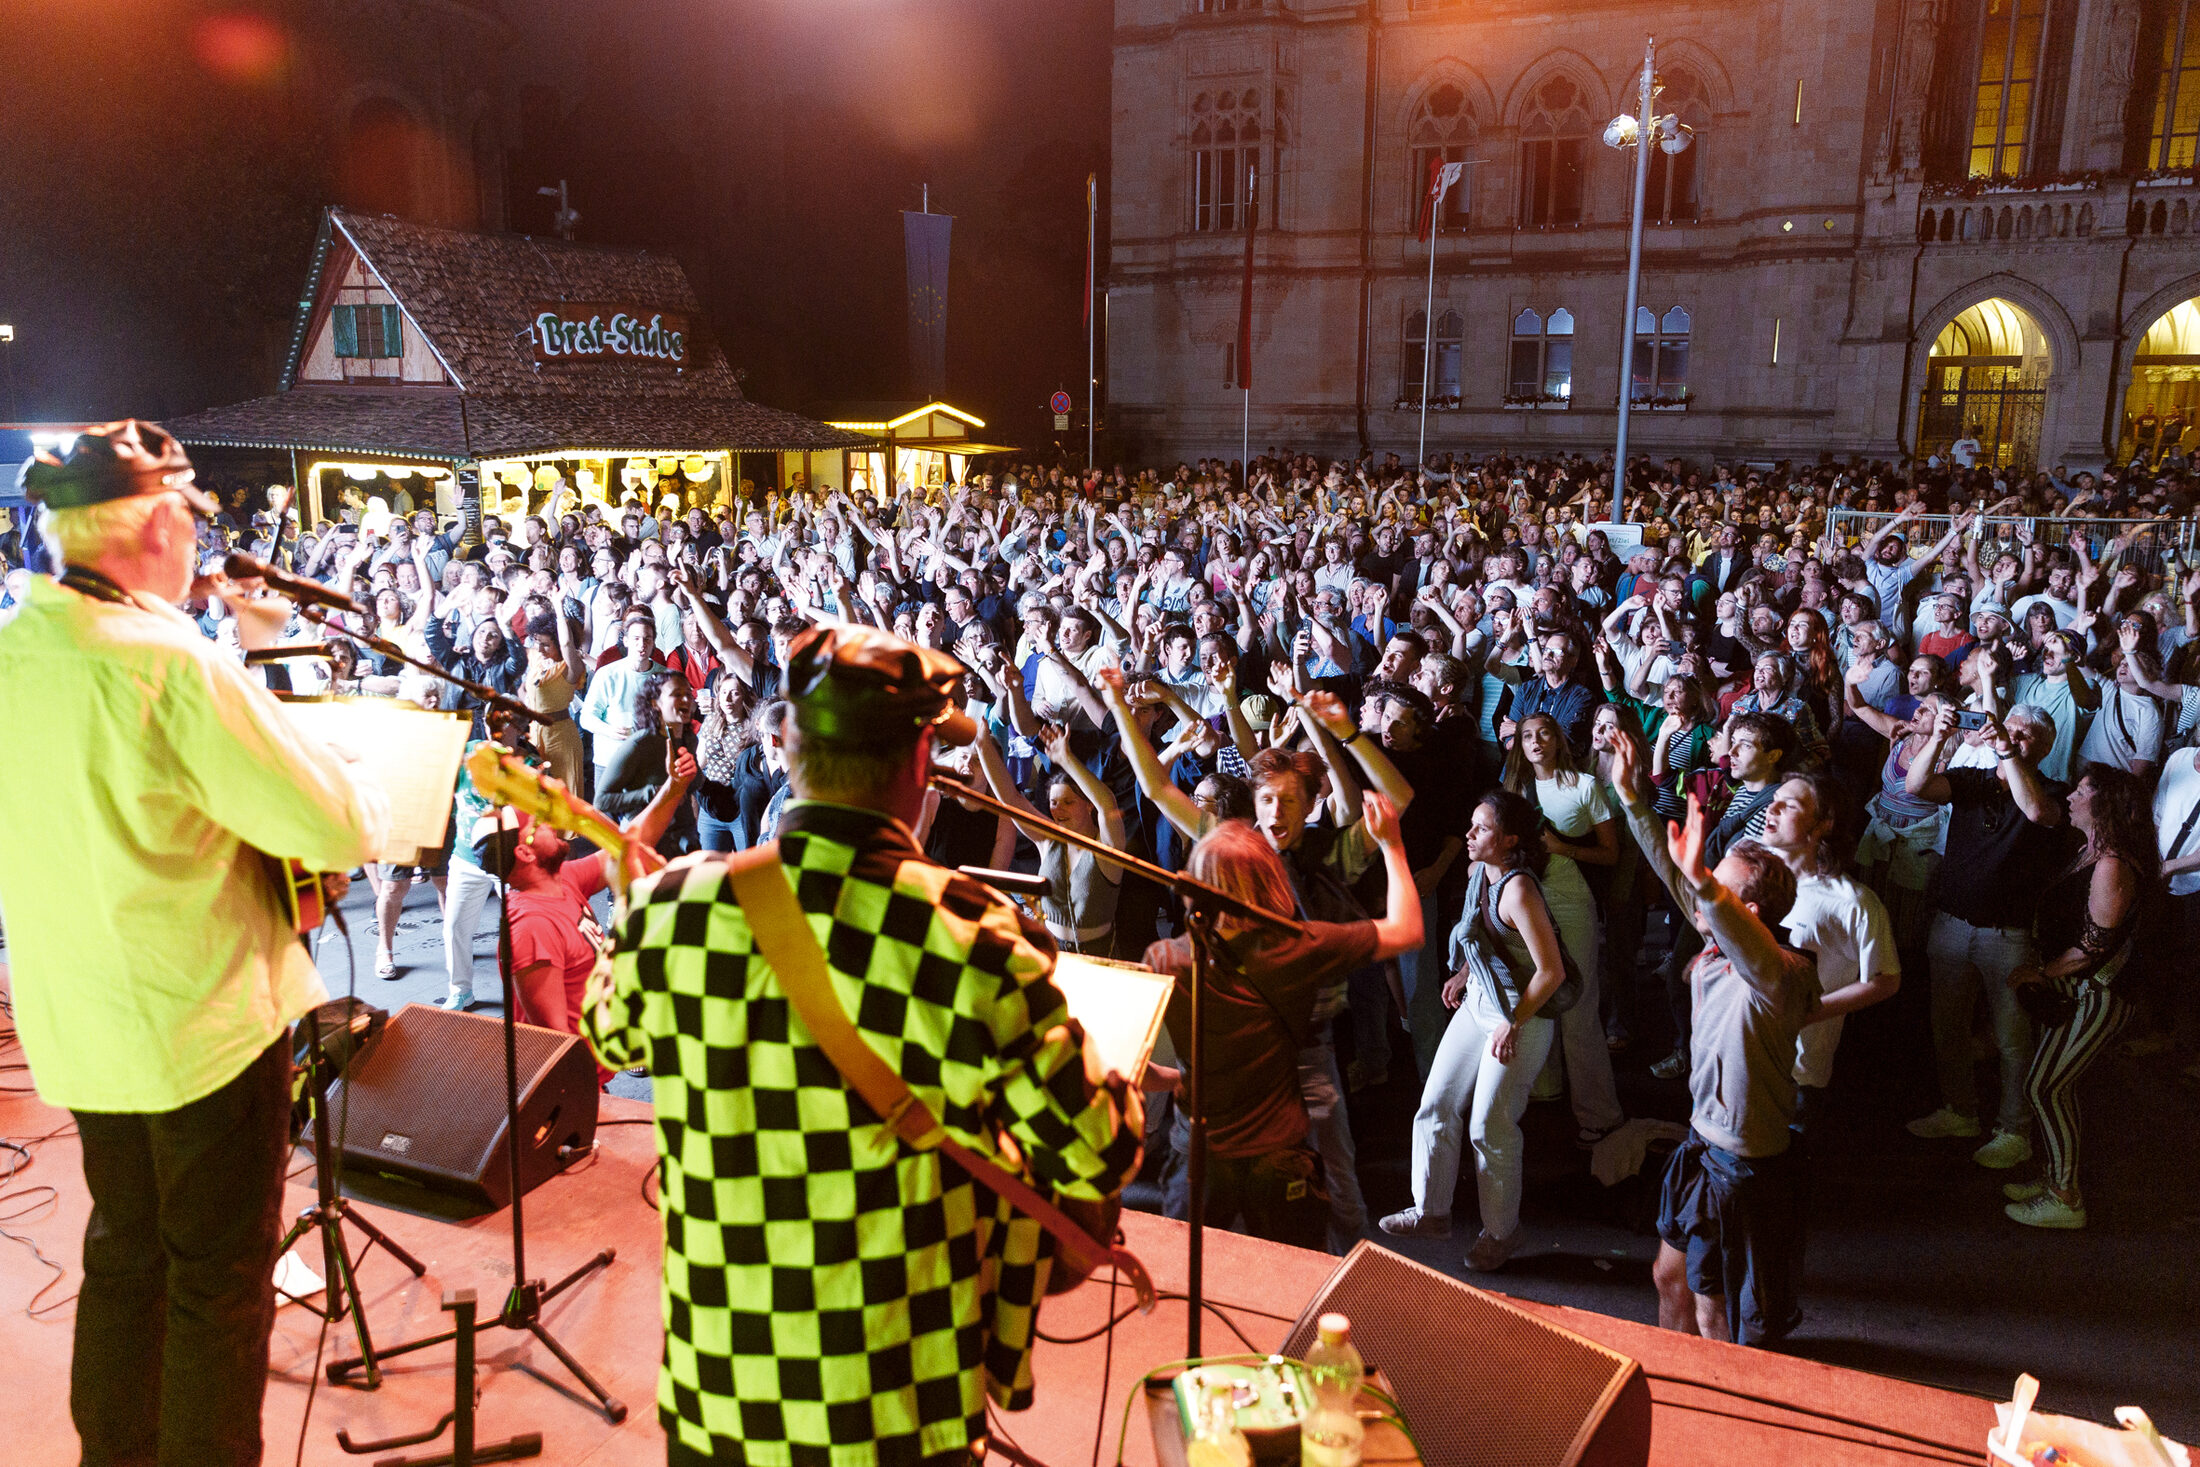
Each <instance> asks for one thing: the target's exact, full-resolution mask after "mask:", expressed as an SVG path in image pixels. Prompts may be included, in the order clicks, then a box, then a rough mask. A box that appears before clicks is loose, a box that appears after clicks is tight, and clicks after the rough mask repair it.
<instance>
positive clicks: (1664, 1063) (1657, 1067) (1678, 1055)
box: [1650, 1049, 1977, 1135]
mask: <svg viewBox="0 0 2200 1467" xmlns="http://www.w3.org/2000/svg"><path fill="white" fill-rule="evenodd" d="M1687 1073H1688V1051H1687V1050H1685V1049H1676V1050H1674V1051H1673V1052H1672V1053H1671V1054H1669V1055H1667V1056H1666V1057H1665V1058H1664V1059H1661V1060H1659V1061H1658V1062H1657V1063H1656V1064H1654V1065H1652V1066H1651V1067H1650V1074H1651V1076H1652V1077H1653V1078H1655V1079H1659V1080H1678V1079H1679V1078H1680V1077H1681V1076H1683V1075H1685V1074H1687ZM1972 1134H1973V1135H1976V1134H1977V1132H1975V1131H1974V1132H1973V1133H1972Z"/></svg>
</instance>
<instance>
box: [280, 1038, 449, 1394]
mask: <svg viewBox="0 0 2200 1467" xmlns="http://www.w3.org/2000/svg"><path fill="white" fill-rule="evenodd" d="M339 1007H340V1008H343V1009H344V1011H345V1013H344V1029H343V1030H342V1031H340V1032H342V1033H348V1034H349V1035H350V1036H351V1040H352V1042H351V1043H349V1044H339V1043H337V1042H336V1039H335V1037H334V1036H331V1038H330V1040H329V1041H328V1042H326V1043H324V1042H323V1039H322V1034H321V1010H322V1009H323V1008H339ZM387 1017H388V1016H387V1015H386V1014H384V1013H383V1012H382V1011H381V1010H380V1009H375V1008H369V1007H368V1006H367V1005H365V1004H363V1003H360V1002H359V1001H358V1000H356V999H342V1000H337V1001H336V1002H334V1003H329V1004H323V1005H321V1006H320V1007H319V1008H313V1009H309V1010H307V1011H306V1016H305V1030H306V1060H305V1063H304V1065H303V1066H301V1069H302V1071H303V1074H302V1076H301V1078H302V1080H303V1081H304V1083H305V1088H306V1104H307V1105H308V1107H310V1108H311V1110H312V1112H313V1186H314V1194H315V1195H314V1203H313V1206H311V1207H309V1208H307V1209H306V1210H305V1211H303V1212H301V1213H299V1214H298V1220H297V1221H296V1222H294V1223H292V1224H291V1225H290V1231H289V1232H287V1233H285V1234H283V1241H282V1242H281V1243H279V1244H277V1245H276V1247H275V1256H276V1257H277V1258H281V1257H282V1256H283V1255H284V1254H286V1253H288V1252H289V1251H290V1250H291V1248H292V1246H293V1245H294V1244H296V1243H297V1241H298V1240H299V1239H300V1238H302V1237H304V1236H305V1235H306V1232H307V1231H308V1230H309V1229H314V1228H318V1229H319V1230H320V1233H321V1277H322V1280H323V1283H322V1288H323V1291H324V1292H325V1294H326V1296H327V1304H326V1306H325V1307H324V1306H322V1305H316V1304H313V1303H311V1302H310V1301H308V1300H307V1299H305V1298H304V1297H302V1296H300V1295H297V1294H291V1293H288V1292H286V1291H284V1290H282V1289H277V1290H276V1292H277V1293H279V1294H282V1295H283V1296H284V1297H285V1298H287V1299H289V1300H290V1301H291V1302H292V1303H295V1304H298V1305H300V1306H302V1307H304V1308H306V1309H310V1310H312V1311H313V1312H314V1313H315V1314H318V1315H320V1316H321V1317H322V1318H323V1319H326V1320H327V1321H328V1322H329V1323H331V1324H335V1323H338V1322H339V1321H341V1320H342V1319H343V1317H344V1316H345V1315H346V1314H349V1315H350V1316H351V1327H352V1331H353V1333H354V1334H356V1335H357V1336H358V1337H359V1363H360V1364H361V1365H363V1366H365V1367H366V1375H367V1389H369V1390H373V1389H374V1388H375V1387H377V1386H379V1385H381V1384H382V1370H381V1366H380V1365H379V1364H378V1363H377V1362H376V1359H375V1353H374V1337H373V1335H372V1333H371V1332H370V1331H369V1330H368V1328H367V1307H366V1302H365V1301H364V1300H363V1299H361V1298H360V1296H359V1280H358V1278H357V1277H356V1276H355V1274H354V1273H353V1269H354V1268H355V1267H356V1266H357V1260H355V1259H353V1257H352V1256H351V1250H350V1248H349V1247H348V1246H347V1245H346V1244H345V1242H344V1224H345V1223H347V1222H348V1223H350V1224H351V1225H352V1226H353V1227H355V1228H357V1229H358V1230H359V1231H360V1232H362V1233H364V1234H366V1235H367V1246H366V1247H365V1248H362V1249H360V1250H359V1258H360V1259H364V1258H365V1257H366V1256H367V1253H368V1252H369V1250H371V1249H372V1248H373V1247H374V1246H375V1245H376V1244H377V1243H379V1244H381V1245H382V1247H383V1249H384V1250H385V1251H386V1252H388V1254H389V1255H390V1256H391V1257H392V1258H395V1259H396V1260H397V1261H398V1262H399V1263H402V1264H404V1265H405V1267H407V1268H409V1269H411V1270H412V1274H413V1277H414V1278H418V1277H420V1276H421V1275H422V1274H424V1273H426V1272H427V1271H428V1266H427V1265H426V1264H425V1263H422V1262H421V1261H420V1260H419V1259H417V1258H415V1257H413V1256H412V1255H411V1254H410V1253H407V1252H406V1251H405V1250H404V1249H403V1248H401V1247H399V1246H398V1245H397V1243H396V1241H395V1240H394V1239H392V1238H391V1237H390V1235H389V1234H387V1233H385V1232H383V1231H382V1230H381V1229H380V1228H378V1227H376V1226H375V1225H374V1224H373V1223H371V1222H369V1221H368V1220H367V1219H366V1218H364V1217H362V1216H360V1215H359V1213H358V1212H357V1211H356V1210H354V1209H353V1207H352V1205H351V1203H350V1202H349V1201H347V1200H346V1199H345V1198H344V1196H343V1194H342V1192H341V1191H340V1190H339V1188H338V1186H337V1181H336V1169H337V1167H338V1165H339V1164H340V1160H341V1159H340V1158H339V1157H338V1156H337V1155H336V1147H335V1145H334V1144H333V1143H332V1142H331V1140H330V1138H329V1127H328V1091H329V1086H331V1085H333V1084H335V1083H336V1081H337V1079H338V1077H339V1076H341V1075H342V1074H343V1072H344V1070H345V1068H346V1067H347V1066H348V1065H349V1064H350V1063H351V1061H353V1060H355V1059H357V1058H358V1057H359V1056H360V1055H362V1054H364V1053H365V1052H366V1050H367V1048H368V1047H369V1046H371V1045H372V1044H373V1043H374V1041H375V1040H376V1039H378V1038H380V1037H381V1033H382V1025H383V1022H384V1021H385V1020H386V1019H387ZM362 1023H364V1025H365V1030H366V1032H365V1035H364V1037H361V1035H360V1026H361V1024H362ZM332 1051H341V1052H340V1053H335V1052H332Z"/></svg>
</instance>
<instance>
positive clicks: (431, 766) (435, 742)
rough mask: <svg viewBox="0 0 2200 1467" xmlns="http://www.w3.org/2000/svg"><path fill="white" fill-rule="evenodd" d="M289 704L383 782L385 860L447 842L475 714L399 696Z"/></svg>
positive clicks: (312, 731) (304, 727) (294, 717)
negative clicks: (386, 817) (420, 705)
mask: <svg viewBox="0 0 2200 1467" xmlns="http://www.w3.org/2000/svg"><path fill="white" fill-rule="evenodd" d="M283 710H284V712H286V713H287V714H289V716H290V720H291V722H292V723H294V724H296V725H297V726H298V728H299V730H300V731H301V732H303V733H305V734H307V735H308V736H310V737H312V738H317V739H319V740H321V741H322V742H323V743H325V744H327V745H328V746H329V747H331V748H333V749H335V750H336V751H337V752H338V753H340V754H343V755H345V756H346V757H347V758H349V759H350V760H351V761H352V762H353V764H354V766H355V771H354V772H356V773H359V774H361V775H362V776H363V777H364V778H367V779H371V780H373V781H374V782H375V783H376V784H377V785H379V786H381V789H382V793H383V794H384V795H385V796H387V797H388V799H389V802H390V835H389V839H388V840H387V841H385V842H384V843H383V855H382V856H381V857H380V859H385V860H389V859H396V858H398V857H401V856H403V855H404V854H405V853H406V852H408V851H413V850H430V851H433V850H440V849H441V848H442V845H443V832H444V829H445V827H446V826H447V825H448V824H449V823H450V818H451V801H452V798H453V796H455V795H456V793H457V791H458V765H459V760H460V759H462V758H463V757H465V753H466V736H467V735H468V734H469V733H470V732H471V731H472V721H471V720H470V719H468V718H467V717H466V716H465V715H463V714H455V713H430V712H428V711H427V710H426V709H423V708H415V707H413V706H411V705H410V704H407V703H403V702H400V701H398V700H397V699H395V698H312V699H293V700H288V701H285V702H284V704H283Z"/></svg>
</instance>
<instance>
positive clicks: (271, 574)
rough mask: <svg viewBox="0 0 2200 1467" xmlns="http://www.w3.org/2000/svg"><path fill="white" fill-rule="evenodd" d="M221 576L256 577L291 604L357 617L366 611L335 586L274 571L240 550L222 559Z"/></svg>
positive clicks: (231, 577)
mask: <svg viewBox="0 0 2200 1467" xmlns="http://www.w3.org/2000/svg"><path fill="white" fill-rule="evenodd" d="M222 574H223V575H226V576H228V577H229V578H230V579H231V580H236V581H243V580H250V579H253V578H255V577H256V578H258V579H259V580H262V581H264V582H266V583H267V588H268V589H269V590H270V591H273V592H275V593H276V594H277V595H281V596H288V597H289V598H290V599H291V600H293V601H300V602H304V603H306V604H307V605H310V606H325V607H328V608H329V609H330V610H332V611H349V612H351V613H352V614H354V615H356V616H365V615H366V614H367V608H366V607H364V606H362V605H360V604H359V603H358V602H356V601H354V600H352V599H351V598H350V597H349V596H346V595H345V594H344V593H343V592H341V591H339V590H337V589H336V588H335V587H334V586H324V585H322V584H321V583H320V582H319V581H309V580H307V579H306V578H305V577H304V576H294V575H292V574H291V573H290V572H289V571H286V570H277V569H276V568H275V567H274V566H272V565H269V564H268V563H267V562H266V561H264V560H262V559H260V558H259V557H258V556H256V555H247V554H245V553H244V552H243V551H241V550H232V551H230V552H229V554H228V555H227V556H226V557H224V558H223V560H222Z"/></svg>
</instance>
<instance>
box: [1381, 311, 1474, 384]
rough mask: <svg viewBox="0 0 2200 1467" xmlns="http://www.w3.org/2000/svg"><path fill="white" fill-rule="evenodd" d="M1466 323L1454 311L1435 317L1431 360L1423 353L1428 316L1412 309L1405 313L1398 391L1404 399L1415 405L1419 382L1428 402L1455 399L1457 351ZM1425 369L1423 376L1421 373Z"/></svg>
mask: <svg viewBox="0 0 2200 1467" xmlns="http://www.w3.org/2000/svg"><path fill="white" fill-rule="evenodd" d="M1465 336H1466V323H1465V322H1464V321H1463V320H1462V319H1461V318H1460V315H1459V313H1458V312H1457V311H1445V312H1444V313H1443V314H1441V315H1439V316H1438V317H1437V318H1436V355H1435V358H1434V360H1433V361H1431V360H1429V359H1428V358H1426V357H1425V355H1424V352H1425V349H1426V348H1427V345H1428V317H1427V316H1426V315H1424V314H1423V313H1422V312H1420V311H1415V312H1414V313H1413V314H1412V315H1410V316H1408V317H1406V337H1405V350H1404V352H1403V353H1402V354H1401V361H1400V366H1399V380H1398V389H1399V390H1398V395H1399V396H1400V397H1402V398H1404V399H1405V400H1406V401H1407V402H1410V403H1412V404H1414V405H1415V406H1419V405H1420V402H1421V384H1422V382H1423V381H1424V380H1425V381H1426V382H1427V384H1428V400H1429V401H1430V402H1431V403H1457V402H1458V401H1459V391H1460V388H1459V367H1460V352H1461V350H1462V348H1463V346H1464V341H1465ZM1424 372H1425V373H1427V374H1428V375H1427V377H1426V378H1425V379H1424V377H1423V375H1422V374H1423V373H1424Z"/></svg>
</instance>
